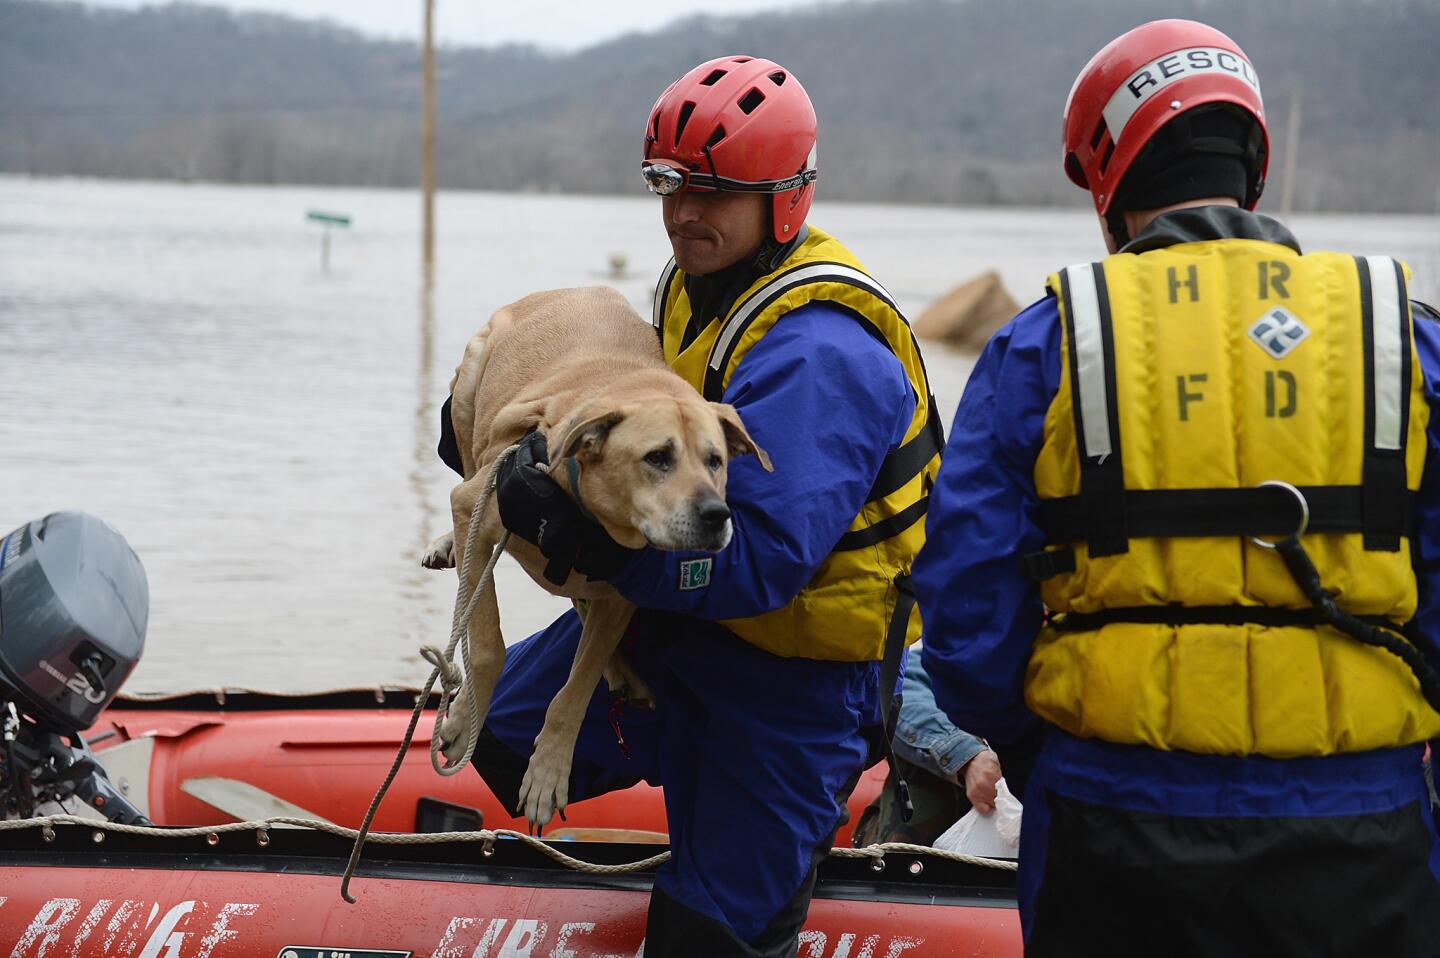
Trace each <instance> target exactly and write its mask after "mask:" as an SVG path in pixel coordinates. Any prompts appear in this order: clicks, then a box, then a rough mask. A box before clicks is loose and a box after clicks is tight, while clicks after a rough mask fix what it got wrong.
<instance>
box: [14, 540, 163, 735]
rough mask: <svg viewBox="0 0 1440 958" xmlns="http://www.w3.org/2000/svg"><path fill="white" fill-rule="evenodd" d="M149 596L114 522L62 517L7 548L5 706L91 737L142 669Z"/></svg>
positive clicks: (142, 573)
mask: <svg viewBox="0 0 1440 958" xmlns="http://www.w3.org/2000/svg"><path fill="white" fill-rule="evenodd" d="M149 614H150V590H149V585H148V583H147V580H146V578H145V569H144V567H143V566H142V565H141V564H140V559H139V557H138V556H136V555H135V552H134V551H133V550H132V549H131V548H130V546H129V544H128V543H127V542H126V541H125V537H124V536H122V535H120V533H118V532H116V531H115V529H114V528H112V527H111V526H110V525H109V524H108V523H106V522H104V521H103V520H101V519H97V518H95V517H94V516H91V515H87V514H86V513H83V512H55V513H51V514H50V515H48V516H46V517H44V518H43V519H36V520H34V521H32V522H27V523H26V524H25V525H23V526H21V527H20V528H18V529H16V530H14V531H13V532H11V533H10V534H9V535H7V536H5V537H4V538H3V539H0V700H3V702H0V706H3V705H4V703H5V702H12V703H14V704H15V705H16V706H18V708H19V710H20V711H22V712H24V713H26V714H28V715H30V716H32V717H33V718H34V719H35V721H36V722H38V723H40V724H41V725H42V726H45V727H47V728H49V729H51V730H53V731H55V732H57V733H60V734H73V733H76V732H78V731H80V730H81V729H85V728H88V727H89V726H90V725H91V724H93V723H94V721H95V720H96V718H98V717H99V715H100V713H101V711H103V710H104V708H105V707H106V706H107V705H109V704H110V702H111V701H112V700H113V699H114V698H115V695H116V694H117V693H118V692H119V691H120V686H121V684H122V683H123V682H124V681H125V679H126V678H127V677H128V676H129V675H130V673H131V671H132V670H133V669H134V668H135V665H136V663H138V662H139V661H140V653H141V652H142V651H143V650H144V647H145V627H146V624H147V621H148V619H149Z"/></svg>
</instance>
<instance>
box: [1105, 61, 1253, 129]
mask: <svg viewBox="0 0 1440 958" xmlns="http://www.w3.org/2000/svg"><path fill="white" fill-rule="evenodd" d="M1205 73H1219V74H1227V73H1228V74H1230V75H1231V76H1235V77H1238V78H1240V79H1241V80H1243V81H1245V82H1246V83H1247V84H1249V85H1250V86H1251V87H1252V88H1253V89H1254V90H1255V95H1256V96H1257V97H1258V96H1259V95H1260V80H1259V78H1258V77H1256V75H1255V67H1254V66H1252V65H1251V63H1250V61H1249V60H1247V59H1245V58H1244V57H1243V56H1241V55H1240V54H1238V53H1236V52H1234V51H1233V50H1222V49H1220V48H1219V47H1190V48H1188V49H1185V50H1176V51H1175V52H1174V53H1167V54H1165V55H1164V56H1163V57H1156V58H1155V59H1154V60H1151V61H1150V62H1149V63H1147V64H1145V65H1144V66H1143V67H1141V68H1140V69H1138V70H1136V71H1135V72H1134V73H1132V74H1131V75H1130V78H1129V79H1128V80H1126V81H1125V82H1124V83H1122V84H1120V88H1119V89H1118V90H1116V91H1115V93H1114V95H1113V96H1111V97H1110V101H1109V102H1108V103H1106V104H1105V111H1104V115H1105V126H1106V127H1107V128H1109V130H1110V138H1111V139H1112V140H1115V141H1117V142H1118V141H1119V139H1120V134H1121V133H1122V132H1123V131H1124V129H1125V125H1126V124H1127V123H1129V122H1130V118H1131V117H1132V116H1134V115H1135V111H1136V110H1138V109H1140V105H1141V104H1142V103H1144V102H1145V101H1146V100H1148V99H1150V98H1151V97H1152V96H1154V95H1155V94H1157V93H1159V92H1160V91H1161V90H1163V89H1165V88H1166V87H1167V86H1169V85H1170V84H1172V83H1174V82H1176V81H1177V80H1182V79H1185V78H1186V77H1193V76H1199V75H1201V74H1205Z"/></svg>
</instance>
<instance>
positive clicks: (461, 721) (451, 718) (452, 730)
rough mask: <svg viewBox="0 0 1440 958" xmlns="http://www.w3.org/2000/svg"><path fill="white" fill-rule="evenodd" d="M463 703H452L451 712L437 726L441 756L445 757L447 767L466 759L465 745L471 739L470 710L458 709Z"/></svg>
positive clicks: (437, 738)
mask: <svg viewBox="0 0 1440 958" xmlns="http://www.w3.org/2000/svg"><path fill="white" fill-rule="evenodd" d="M460 704H461V703H458V702H455V703H451V706H450V710H449V712H447V713H446V714H445V715H444V716H443V717H442V718H441V719H440V721H439V722H438V723H437V724H436V726H435V733H434V734H435V738H436V740H437V741H439V743H440V754H441V755H444V756H445V764H446V766H447V767H451V766H454V765H455V764H456V763H458V762H459V761H460V760H461V759H462V758H464V757H465V743H466V742H467V741H469V738H470V718H469V716H470V710H469V709H466V708H457V706H458V705H460Z"/></svg>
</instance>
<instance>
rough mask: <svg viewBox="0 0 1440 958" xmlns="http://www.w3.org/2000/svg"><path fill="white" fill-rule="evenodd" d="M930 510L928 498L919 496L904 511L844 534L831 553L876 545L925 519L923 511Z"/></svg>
mask: <svg viewBox="0 0 1440 958" xmlns="http://www.w3.org/2000/svg"><path fill="white" fill-rule="evenodd" d="M928 508H930V497H929V496H928V495H926V496H921V497H920V498H919V499H917V500H915V501H914V502H912V503H910V505H908V506H906V507H905V508H904V509H902V510H900V511H899V512H897V513H895V515H893V516H891V517H890V518H888V519H882V520H880V521H879V522H877V523H875V524H874V525H873V526H868V527H867V528H864V529H856V530H854V531H851V532H847V533H845V534H844V535H843V536H841V537H840V541H839V542H837V543H835V548H834V549H832V550H831V551H832V552H849V551H850V550H852V549H864V548H866V547H868V546H873V545H877V544H879V543H881V542H884V541H885V540H886V539H890V538H893V537H894V536H898V535H899V534H900V533H902V532H904V531H905V530H906V529H908V528H910V527H911V526H913V525H914V524H915V523H917V522H919V521H920V520H921V519H924V518H925V510H926V509H928Z"/></svg>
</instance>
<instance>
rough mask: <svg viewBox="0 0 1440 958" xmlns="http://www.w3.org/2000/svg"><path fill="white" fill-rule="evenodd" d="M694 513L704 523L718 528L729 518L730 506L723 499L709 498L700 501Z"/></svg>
mask: <svg viewBox="0 0 1440 958" xmlns="http://www.w3.org/2000/svg"><path fill="white" fill-rule="evenodd" d="M695 514H696V516H697V517H698V518H699V519H700V521H701V522H703V523H704V524H705V525H707V526H710V527H711V528H712V529H718V528H719V527H720V526H723V525H724V524H725V520H726V519H729V518H730V507H729V506H727V505H725V500H724V499H719V498H716V499H710V500H707V501H705V502H702V503H700V506H699V508H697V509H696V510H695Z"/></svg>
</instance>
